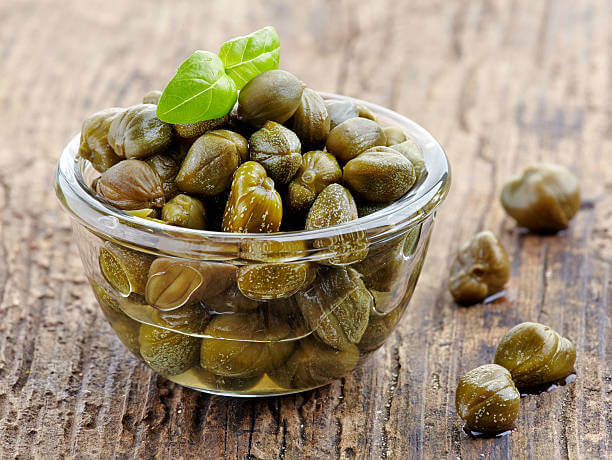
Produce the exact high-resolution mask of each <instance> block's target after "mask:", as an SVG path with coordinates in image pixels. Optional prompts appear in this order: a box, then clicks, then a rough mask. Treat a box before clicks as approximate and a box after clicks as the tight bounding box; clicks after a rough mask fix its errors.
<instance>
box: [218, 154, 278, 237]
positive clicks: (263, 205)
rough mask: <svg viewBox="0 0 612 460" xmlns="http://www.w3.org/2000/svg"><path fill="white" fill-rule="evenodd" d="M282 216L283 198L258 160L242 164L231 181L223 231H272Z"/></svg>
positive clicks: (274, 230) (276, 227) (275, 229)
mask: <svg viewBox="0 0 612 460" xmlns="http://www.w3.org/2000/svg"><path fill="white" fill-rule="evenodd" d="M282 217H283V205H282V200H281V197H280V195H279V194H278V192H277V191H276V190H275V189H274V181H273V180H272V179H270V178H269V177H268V175H267V174H266V170H265V169H264V167H263V166H261V165H260V164H259V163H257V162H255V161H247V162H246V163H244V164H242V165H241V166H240V167H239V168H238V170H237V171H236V174H234V179H233V181H232V188H231V191H230V195H229V198H228V200H227V204H226V205H225V211H224V213H223V224H222V228H223V231H224V232H235V233H273V232H276V231H278V229H279V227H280V223H281V220H282Z"/></svg>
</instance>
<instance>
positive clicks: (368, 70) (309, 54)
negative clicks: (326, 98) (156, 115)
mask: <svg viewBox="0 0 612 460" xmlns="http://www.w3.org/2000/svg"><path fill="white" fill-rule="evenodd" d="M611 20H612V6H611V5H610V3H609V2H608V1H606V0H574V1H570V0H556V1H552V0H548V1H542V2H533V1H530V0H514V1H512V2H508V1H503V0H482V1H480V0H462V1H456V2H444V1H430V0H418V1H411V2H397V1H392V0H377V1H371V2H360V1H356V0H343V1H338V2H325V1H322V0H307V1H303V2H281V1H275V2H265V1H263V0H259V1H244V0H236V1H234V2H232V6H231V12H230V11H228V6H227V2H195V1H186V0H185V1H177V2H162V1H159V0H158V1H153V2H146V3H143V2H120V1H117V0H107V1H95V2H79V1H76V0H67V1H64V2H51V1H27V0H21V1H18V2H4V3H0V108H1V110H0V139H2V141H1V142H0V204H1V205H2V210H3V212H2V214H1V215H0V235H1V236H2V238H1V239H0V257H1V260H2V261H3V262H4V263H2V264H0V313H1V315H2V321H1V322H0V457H2V458H55V457H63V458H65V457H73V458H111V457H117V458H221V457H225V458H265V459H267V458H285V459H293V458H337V457H339V458H346V459H351V458H355V459H359V458H365V457H367V458H387V459H395V458H413V457H414V458H606V457H609V456H612V416H611V414H612V397H611V395H612V371H611V368H610V356H611V354H612V353H611V352H612V340H611V338H610V337H611V327H610V321H611V320H610V318H611V315H610V313H611V312H612V294H611V293H610V286H611V279H612V276H611V272H612V235H611V231H612V230H610V229H611V228H612V179H610V177H612V161H611V159H612V156H611V155H612V154H611V152H612V112H611V111H610V105H611V102H612V93H611V92H612V34H611V32H610V27H609V25H610V22H611ZM267 24H274V25H275V26H276V27H277V29H278V31H279V33H280V35H281V43H282V53H281V56H282V57H281V64H282V66H283V67H284V68H286V69H288V70H290V71H292V72H295V73H296V74H297V75H299V76H300V78H302V79H303V80H304V81H305V82H307V83H308V84H309V85H310V86H311V87H313V88H315V89H318V90H323V91H336V92H341V93H345V94H348V95H353V96H359V97H362V98H364V99H367V100H371V101H373V102H377V103H380V104H383V105H386V106H389V107H391V108H393V109H395V110H398V111H399V112H401V113H403V114H406V115H407V116H409V117H410V118H413V119H414V120H415V121H417V122H419V123H421V124H423V126H425V127H426V128H428V129H429V130H430V131H431V132H432V133H433V134H434V135H435V136H436V137H437V138H438V139H439V140H440V141H441V142H442V144H443V145H444V147H445V148H446V150H447V153H448V155H449V157H450V159H451V162H452V166H453V187H452V191H451V194H450V195H449V198H448V200H447V202H446V203H445V204H444V205H443V206H442V208H441V209H440V212H439V215H438V220H437V227H436V229H435V231H434V235H433V239H432V242H431V246H430V248H431V249H430V252H429V255H428V259H427V262H426V264H425V267H424V270H423V275H422V277H421V280H420V281H419V285H418V287H417V290H416V292H415V295H414V298H413V301H412V303H411V305H410V307H409V311H408V312H407V313H406V316H405V318H404V320H403V322H402V325H401V327H400V328H399V329H398V331H397V332H396V333H395V334H394V336H393V337H392V338H391V339H390V340H389V342H388V343H387V345H386V346H385V347H383V348H382V349H381V350H379V351H378V352H377V353H376V354H375V355H374V357H373V358H372V359H371V360H370V361H369V362H368V363H367V364H366V365H364V366H363V367H362V368H361V369H358V370H356V371H355V372H353V373H352V374H351V375H350V376H348V377H346V378H345V379H343V380H342V381H339V382H335V383H333V384H332V385H329V386H328V387H326V388H322V389H319V390H316V391H312V392H309V393H305V394H301V395H295V396H287V397H281V398H266V399H260V400H240V399H232V398H223V397H217V396H209V395H205V394H200V393H197V392H194V391H192V390H187V389H183V388H181V387H179V386H177V385H175V384H172V383H169V382H167V381H165V380H164V379H162V378H161V377H158V376H157V375H155V374H153V373H151V372H150V371H149V370H147V369H146V368H145V367H144V366H143V365H141V364H140V363H139V362H138V361H137V360H136V359H134V358H132V357H131V356H130V355H129V354H128V352H127V351H126V350H125V349H124V347H123V346H122V345H121V344H120V343H119V342H118V340H116V339H115V338H114V337H113V335H112V331H111V330H110V328H109V327H108V326H107V324H106V323H105V321H104V319H103V316H102V314H101V313H100V312H99V311H98V310H97V307H96V306H95V303H94V300H93V296H92V295H91V293H90V292H89V288H88V286H87V284H86V280H85V277H84V275H83V273H82V269H81V266H80V261H79V259H78V254H77V250H76V248H75V247H74V245H73V240H72V236H71V227H70V223H69V221H68V218H67V217H66V216H65V215H64V214H63V213H62V212H61V210H60V209H59V206H58V205H57V203H56V200H55V197H54V195H53V193H52V192H51V182H52V175H53V170H54V168H55V164H56V161H57V158H58V156H59V153H60V152H61V149H62V147H63V145H64V144H65V143H66V141H67V140H68V139H69V137H70V136H71V135H72V134H73V133H75V132H76V131H78V129H79V127H80V124H81V121H82V119H83V118H84V117H85V116H86V115H87V114H89V113H91V112H93V111H95V110H97V109H100V108H103V107H107V106H112V105H129V104H132V103H136V102H137V101H139V99H140V97H141V95H142V94H144V93H145V92H146V91H148V90H149V89H152V88H156V87H161V86H162V85H163V84H164V83H165V82H166V81H167V79H168V78H169V77H170V76H171V74H172V72H173V69H174V68H175V67H176V66H177V65H178V64H179V63H180V61H181V59H183V58H184V57H185V56H186V55H188V54H189V53H190V52H192V51H193V50H194V49H198V48H203V49H210V50H211V51H215V50H217V48H218V46H219V45H220V44H221V42H222V41H223V40H225V39H226V38H228V37H231V36H234V35H239V34H244V33H247V32H249V31H251V30H254V29H256V28H258V27H261V26H264V25H267ZM538 161H553V162H559V163H562V164H565V165H567V166H569V167H571V168H572V169H573V170H575V171H576V173H577V174H578V175H579V177H580V179H581V181H582V184H583V195H584V204H583V208H582V210H581V212H580V213H579V214H578V216H577V217H576V219H575V220H574V222H573V223H572V226H571V228H570V229H569V230H567V231H565V232H562V233H560V234H559V235H557V236H554V237H550V236H548V237H539V236H533V235H525V234H523V233H520V232H518V231H517V230H516V229H515V228H514V225H513V223H512V221H511V220H510V219H509V218H507V217H506V216H505V215H504V213H503V211H502V209H501V207H500V206H499V203H498V193H499V190H500V187H501V185H502V184H503V182H504V181H505V180H506V179H507V178H508V177H509V176H510V175H511V174H513V173H515V172H517V171H519V170H520V169H522V168H523V167H524V166H525V165H527V164H530V163H534V162H538ZM484 228H489V229H492V230H493V231H495V232H497V233H498V235H499V236H500V238H501V239H502V241H503V243H504V244H505V246H506V248H507V249H508V252H509V253H510V255H511V258H512V279H511V281H510V285H509V289H508V295H507V297H506V298H505V299H500V300H498V301H496V302H494V303H491V304H487V305H482V306H476V307H472V308H462V307H457V306H456V305H455V304H454V303H453V302H452V300H451V298H450V295H449V294H448V292H447V291H446V286H445V280H446V276H447V269H448V265H449V263H450V261H451V260H452V257H453V255H454V253H455V251H456V250H457V248H458V246H459V245H460V244H461V242H462V241H463V240H465V239H467V238H469V236H470V235H472V234H473V233H474V232H476V231H478V230H480V229H484ZM527 320H533V321H541V322H545V323H547V324H550V325H551V326H552V327H554V328H556V329H557V330H559V332H562V333H563V334H566V335H567V336H568V337H570V338H571V339H573V340H574V341H575V343H576V345H577V347H578V361H577V371H578V379H577V380H576V382H575V383H574V384H572V385H570V386H569V387H565V388H561V389H558V390H556V391H553V392H551V393H549V394H545V395H541V396H538V397H535V396H531V397H528V398H525V399H523V402H522V408H521V413H520V415H519V419H518V422H517V426H518V431H517V432H515V433H513V434H512V435H511V436H509V437H505V438H503V439H492V440H491V439H488V440H473V439H469V438H468V437H467V436H466V435H465V434H464V433H463V431H462V430H461V422H460V420H459V419H458V418H457V416H456V413H455V410H454V390H455V385H456V382H457V380H458V378H459V377H460V376H461V375H462V374H463V373H465V372H466V371H468V370H469V369H471V368H473V367H475V366H477V365H480V364H484V363H486V362H490V361H491V360H492V358H493V354H494V351H495V345H496V343H497V341H498V340H499V338H500V337H501V336H502V335H503V333H504V332H505V331H506V330H507V329H508V328H509V327H511V326H513V325H514V324H516V323H518V322H521V321H527Z"/></svg>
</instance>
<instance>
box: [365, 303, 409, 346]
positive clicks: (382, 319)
mask: <svg viewBox="0 0 612 460" xmlns="http://www.w3.org/2000/svg"><path fill="white" fill-rule="evenodd" d="M404 310H405V307H402V306H397V307H395V308H394V309H393V310H391V311H390V312H388V313H385V314H380V313H378V312H377V311H376V309H372V311H370V319H369V321H368V327H367V328H366V330H365V332H364V333H363V335H362V336H361V340H360V341H359V343H358V344H357V347H359V350H361V351H362V352H365V353H367V352H371V351H374V350H376V349H377V348H379V347H380V346H381V345H382V344H383V343H384V342H385V340H387V338H388V337H389V336H390V335H391V333H392V332H393V329H395V326H397V323H398V322H399V320H400V319H401V317H402V314H403V313H404Z"/></svg>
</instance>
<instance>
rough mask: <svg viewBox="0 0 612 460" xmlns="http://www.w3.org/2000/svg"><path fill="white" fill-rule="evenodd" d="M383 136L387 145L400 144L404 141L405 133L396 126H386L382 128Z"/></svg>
mask: <svg viewBox="0 0 612 460" xmlns="http://www.w3.org/2000/svg"><path fill="white" fill-rule="evenodd" d="M383 132H384V133H385V138H386V139H387V147H390V146H392V145H397V144H401V143H402V142H405V141H406V134H405V133H404V131H402V129H401V128H398V127H397V126H387V127H385V128H383Z"/></svg>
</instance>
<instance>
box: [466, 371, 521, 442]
mask: <svg viewBox="0 0 612 460" xmlns="http://www.w3.org/2000/svg"><path fill="white" fill-rule="evenodd" d="M520 405H521V395H520V393H519V392H518V390H517V389H516V387H515V386H514V383H513V382H512V376H511V375H510V372H508V371H507V370H506V369H505V368H503V367H502V366H498V365H497V364H486V365H484V366H480V367H477V368H476V369H473V370H471V371H470V372H468V373H467V374H465V375H464V376H463V377H461V379H460V380H459V384H458V385H457V391H456V394H455V407H456V409H457V413H458V414H459V417H461V418H462V419H463V420H464V421H465V424H466V427H467V428H468V429H470V430H472V431H476V432H480V433H487V434H488V433H499V432H502V431H506V430H509V429H511V428H512V427H513V425H514V421H515V420H516V417H517V416H518V412H519V408H520Z"/></svg>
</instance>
